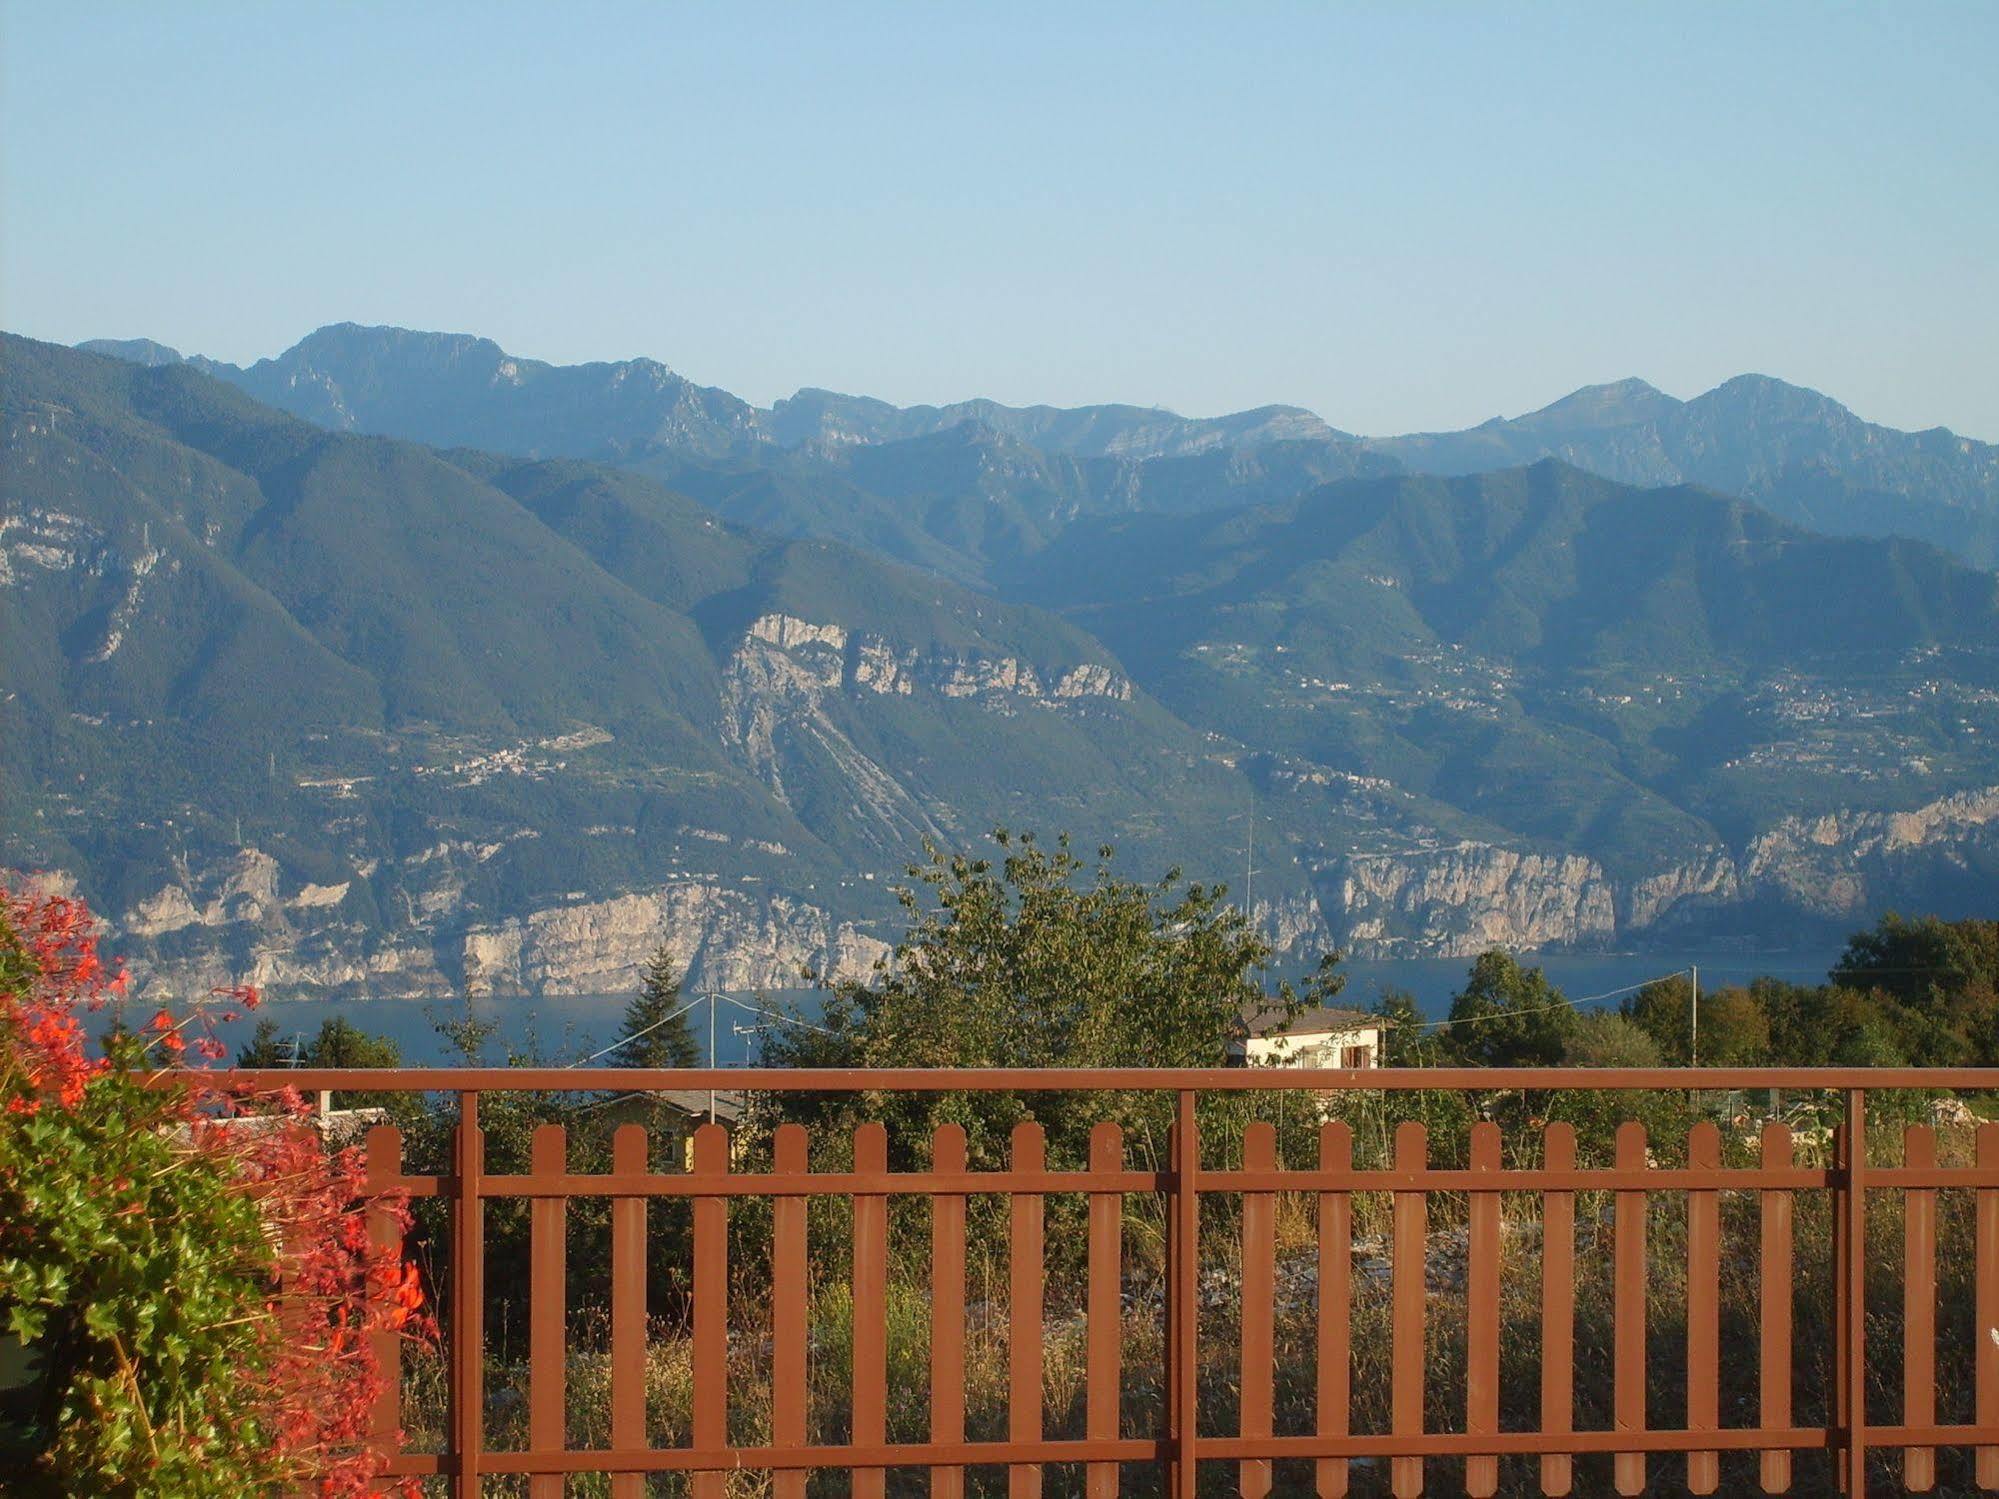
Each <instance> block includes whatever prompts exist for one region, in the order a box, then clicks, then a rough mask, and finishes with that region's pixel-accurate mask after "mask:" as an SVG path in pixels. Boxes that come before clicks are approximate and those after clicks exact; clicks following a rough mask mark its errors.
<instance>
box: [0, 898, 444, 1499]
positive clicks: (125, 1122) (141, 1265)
mask: <svg viewBox="0 0 1999 1499" xmlns="http://www.w3.org/2000/svg"><path fill="white" fill-rule="evenodd" d="M125 982H126V976H125V973H124V970H123V968H122V965H119V964H117V963H115V962H106V961H105V960H104V959H103V958H101V957H100V955H99V952H98V939H97V934H96V929H95V923H94V921H93V920H92V918H91V915H90V912H89V910H88V909H87V908H86V907H85V906H84V905H83V904H82V903H81V902H80V901H75V900H70V899H65V898H62V897H55V896H41V895H33V894H27V893H22V892H18V891H8V890H5V889H0V1471H4V1472H6V1473H7V1474H8V1479H9V1484H10V1485H11V1486H10V1488H9V1492H20V1493H23V1494H50V1495H54V1494H63V1495H82V1494H92V1495H120V1496H122V1495H131V1496H138V1495H188V1496H209V1495H214V1496H224V1495H228V1496H236V1495H243V1494H256V1493H271V1492H277V1491H281V1490H282V1491H288V1492H295V1491H300V1490H308V1489H309V1490H310V1491H312V1492H315V1493H318V1494H322V1495H327V1496H358V1495H364V1494H374V1493H382V1492H385V1489H384V1488H383V1486H382V1485H381V1484H380V1483H379V1482H378V1474H379V1472H380V1469H381V1466H382V1456H381V1453H380V1451H379V1450H378V1449H377V1448H376V1447H374V1446H371V1445H370V1444H369V1442H368V1440H367V1439H368V1438H369V1436H370V1430H369V1423H370V1419H371V1411H372V1408H373V1406H374V1403H375V1399H376V1397H377V1395H378V1394H379V1393H380V1391H381V1388H382V1379H383V1376H382V1372H381V1370H380V1368H379V1367H378V1364H377V1360H376V1357H375V1351H374V1343H375V1338H376V1336H377V1335H380V1334H385V1333H387V1334H393V1335H397V1336H410V1337H428V1336H430V1335H431V1326H430V1323H429V1319H428V1318H427V1317H426V1316H425V1315H424V1311H423V1299H422V1295H421V1293H420V1291H419V1289H418V1284H417V1280H416V1275H415V1269H414V1267H413V1266H408V1265H405V1264H404V1262H403V1260H402V1257H401V1254H400V1252H399V1251H398V1250H397V1249H396V1248H394V1247H393V1246H392V1245H390V1244H388V1243H386V1242H377V1241H376V1240H375V1239H374V1238H371V1236H370V1234H369V1232H368V1224H369V1221H370V1218H371V1216H378V1221H380V1216H379V1215H385V1217H386V1221H388V1222H389V1223H391V1224H393V1225H395V1226H396V1228H397V1229H398V1234H397V1235H395V1236H392V1237H400V1230H401V1229H402V1228H405V1227H407V1225H408V1211H407V1205H406V1204H405V1203H404V1202H403V1201H401V1200H400V1199H398V1198H394V1197H384V1196H382V1195H380V1194H371V1193H370V1192H369V1190H368V1188H367V1183H366V1177H365V1172H364V1169H363V1163H362V1160H361V1157H360V1153H359V1152H358V1151H357V1150H355V1149H352V1148H349V1149H336V1148H332V1147H330V1146H329V1145H328V1144H327V1143H326V1142H325V1141H324V1140H322V1138H321V1137H320V1135H319V1133H318V1132H317V1131H316V1130H314V1129H313V1128H312V1127H311V1126H310V1124H309V1122H308V1119H307V1115H308V1113H309V1111H308V1109H307V1108H306V1106H305V1104H304V1102H303V1101H302V1100H301V1099H300V1098H299V1097H298V1096H297V1095H296V1094H295V1093H290V1092H287V1093H284V1094H279V1095H274V1096H269V1097H260V1098H254V1099H251V1098H243V1097H237V1096H228V1095H225V1094H224V1093H223V1092H222V1091H221V1090H219V1089H218V1088H217V1087H215V1086H213V1085H212V1084H210V1083H208V1082H206V1081H205V1080H204V1078H203V1075H202V1071H201V1069H200V1067H199V1066H198V1065H190V1064H192V1063H199V1062H207V1061H216V1060H220V1058H221V1057H222V1055H223V1054H224V1053H223V1048H222V1046H221V1044H220V1042H219V1041H218V1040H217V1039H216V1038H215V1036H214V1034H213V1029H212V1024H211V1018H210V1017H211V1015H212V1012H207V1011H203V1012H197V1013H196V1014H195V1015H193V1016H190V1017H185V1018H182V1019H179V1020H176V1019H175V1018H174V1016H173V1015H171V1014H170V1013H169V1012H167V1011H165V1010H162V1011H160V1012H159V1013H157V1014H156V1015H155V1016H154V1017H153V1018H152V1020H151V1021H150V1022H149V1023H148V1024H147V1025H146V1026H145V1027H143V1028H142V1029H139V1030H137V1031H126V1030H124V1029H123V1028H122V1027H116V1028H114V1029H113V1031H112V1034H111V1035H110V1036H109V1037H108V1038H107V1039H106V1040H105V1042H104V1045H103V1049H102V1054H101V1055H97V1056H93V1055H91V1052H90V1048H89V1045H88V1044H87V1040H86V1035H85V1027H84V1021H83V1016H84V1015H85V1013H87V1012H88V1011H91V1010H93V1009H101V1008H102V1007H103V1006H105V1005H106V1004H108V1003H110V1002H112V1001H113V1000H114V999H117V998H118V997H119V996H120V995H121V994H122V992H123V990H124V988H125ZM218 997H219V998H226V999H229V1000H234V1001H238V1002H241V1003H242V1004H244V1005H246V1006H248V1005H254V1004H255V1002H256V995H255V994H254V993H253V992H249V991H230V992H229V993H228V994H227V995H226V996H218ZM395 1491H396V1492H410V1493H414V1492H415V1489H414V1485H413V1484H412V1485H408V1486H406V1487H397V1488H396V1489H395Z"/></svg>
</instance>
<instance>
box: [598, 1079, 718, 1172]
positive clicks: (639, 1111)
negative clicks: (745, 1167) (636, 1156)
mask: <svg viewBox="0 0 1999 1499" xmlns="http://www.w3.org/2000/svg"><path fill="white" fill-rule="evenodd" d="M711 1098H712V1099H713V1108H714V1115H713V1117H714V1121H715V1123H717V1124H719V1125H721V1126H722V1128H723V1129H725V1130H727V1131H728V1132H729V1158H730V1159H731V1160H734V1159H735V1156H736V1148H737V1145H738V1143H739V1142H738V1136H737V1128H736V1127H737V1125H738V1124H740V1123H741V1122H742V1118H743V1095H742V1094H741V1093H740V1092H739V1091H737V1090H736V1089H734V1088H719V1089H717V1090H716V1091H715V1092H714V1093H713V1094H712V1095H711V1094H710V1093H709V1092H708V1090H707V1089H706V1088H645V1089H641V1090H638V1091H636V1092H631V1093H626V1094H624V1095H622V1096H621V1097H619V1098H616V1099H613V1100H612V1101H611V1104H610V1109H611V1118H612V1119H614V1120H616V1121H618V1122H620V1123H626V1124H643V1125H645V1126H646V1127H647V1128H648V1129H649V1130H651V1131H652V1136H653V1159H654V1161H655V1162H656V1163H657V1165H656V1169H660V1170H668V1171H674V1170H678V1171H687V1170H691V1169H692V1168H693V1165H694V1132H695V1131H696V1130H697V1129H699V1128H700V1127H701V1126H702V1125H704V1124H706V1123H708V1120H709V1117H710V1115H709V1108H710V1099H711Z"/></svg>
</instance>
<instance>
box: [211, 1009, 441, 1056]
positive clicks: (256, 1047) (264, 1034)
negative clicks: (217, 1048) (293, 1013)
mask: <svg viewBox="0 0 1999 1499" xmlns="http://www.w3.org/2000/svg"><path fill="white" fill-rule="evenodd" d="M236 1065H237V1066H238V1067H285V1066H293V1065H296V1066H299V1067H400V1066H401V1065H402V1052H401V1051H400V1050H399V1049H398V1048H397V1046H396V1043H395V1042H394V1041H392V1040H390V1039H389V1038H388V1037H387V1036H379V1035H376V1034H375V1033H374V1032H373V1031H364V1030H362V1029H361V1027H359V1026H358V1025H356V1024H354V1022H353V1021H351V1020H349V1019H348V1018H347V1017H346V1016H345V1015H329V1016H328V1017H327V1018H326V1019H325V1020H322V1021H321V1022H320V1024H319V1030H318V1031H317V1032H316V1033H314V1035H313V1037H312V1039H311V1040H309V1041H306V1042H304V1043H302V1044H301V1045H300V1046H299V1048H298V1050H297V1052H296V1054H294V1053H293V1051H292V1049H291V1048H290V1047H289V1046H288V1045H286V1044H285V1042H284V1040H283V1038H282V1037H281V1036H280V1035H279V1034H278V1027H277V1023H276V1022H275V1021H273V1020H272V1019H271V1018H270V1017H269V1016H268V1015H267V1016H265V1017H263V1018H262V1019H260V1020H259V1021H258V1022H257V1028H256V1030H255V1031H253V1032H252V1033H251V1036H250V1039H249V1040H248V1041H246V1042H244V1043H243V1045H242V1046H240V1047H238V1048H237V1050H236Z"/></svg>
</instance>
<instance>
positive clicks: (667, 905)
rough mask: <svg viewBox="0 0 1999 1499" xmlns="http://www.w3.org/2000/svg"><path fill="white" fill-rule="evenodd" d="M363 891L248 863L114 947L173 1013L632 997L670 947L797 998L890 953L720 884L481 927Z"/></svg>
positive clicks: (430, 906)
mask: <svg viewBox="0 0 1999 1499" xmlns="http://www.w3.org/2000/svg"><path fill="white" fill-rule="evenodd" d="M432 852H433V853H434V857H432V858H430V859H421V860H419V861H416V862H417V863H418V864H419V866H423V865H430V866H438V867H440V868H442V867H443V866H446V865H448V864H450V863H451V862H452V861H453V860H454V859H458V858H463V857H471V858H475V859H476V858H477V856H478V854H479V852H480V850H476V849H473V850H440V851H432ZM376 873H379V871H377V870H370V871H369V874H370V875H373V874H376ZM364 883H365V882H364V881H348V882H343V883H339V884H333V885H319V884H309V883H308V884H301V885H298V886H297V887H296V888H291V889H287V888H286V882H285V878H284V875H283V871H282V869H281V867H280V865H279V863H278V861H277V860H276V859H274V858H272V857H271V856H270V855H269V854H267V853H265V852H263V851H262V850H260V849H254V848H250V849H244V850H242V851H241V853H239V854H238V855H237V856H236V857H235V858H234V859H232V860H230V861H228V862H227V863H226V864H225V865H223V866H221V867H219V868H217V869H214V870H212V871H210V872H209V873H207V874H206V875H205V876H201V877H196V878H193V879H190V880H187V881H186V882H185V883H171V884H167V885H164V886H162V887H161V888H160V889H159V890H157V891H155V892H153V893H152V894H150V895H147V896H144V897H142V898H141V899H139V900H137V901H135V902H133V904H132V905H131V907H130V908H129V909H128V910H126V911H124V912H123V913H121V914H120V915H119V916H118V917H117V918H116V919H115V920H114V921H113V923H112V927H113V932H112V935H113V937H114V939H116V940H118V941H119V942H120V943H121V944H122V945H123V946H124V947H125V948H126V949H127V951H128V953H129V955H130V956H131V957H132V958H133V959H134V960H135V961H134V971H135V974H136V976H137V978H138V980H139V987H140V991H141V992H158V993H160V994H162V995H171V996H180V997H184V996H187V995H190V994H200V993H203V992H206V991H207V990H208V989H210V988H217V987H223V986H226V985H231V984H237V983H251V984H256V985H258V986H259V987H262V988H266V989H272V990H278V991H282V992H289V993H294V994H330V995H356V996H359V995H370V996H379V997H410V998H431V997H440V996H445V995H451V994H458V993H469V994H549V995H560V994H602V993H615V992H619V991H622V990H626V989H630V988H633V987H634V986H635V985H636V984H637V982H638V975H639V971H640V968H641V966H642V965H643V964H644V962H645V961H646V960H647V959H648V958H649V957H651V956H652V954H653V952H654V951H655V950H656V949H657V947H658V946H659V945H660V943H662V942H665V943H666V944H667V946H668V948H669V949H670V951H671V952H672V953H673V956H674V959H675V961H676V962H677V963H678V964H679V966H680V967H681V968H682V970H683V971H684V972H686V973H687V974H688V975H689V978H690V980H691V981H692V982H693V983H695V984H697V985H715V986H718V987H721V988H727V989H752V988H770V989H789V988H797V987H799V985H800V983H801V980H802V975H803V974H804V973H805V971H806V970H807V969H811V970H812V971H814V972H822V973H834V974H839V975H842V976H850V975H861V974H865V973H866V972H868V971H869V970H870V969H871V968H872V966H873V964H874V963H875V961H876V960H877V959H878V958H881V957H883V956H885V955H886V954H887V952H888V944H887V943H886V942H884V941H882V940H881V939H880V938H879V937H877V936H874V935H871V934H870V933H868V932H867V931H864V930H863V929H862V928H861V926H860V925H859V924H857V923H855V922H852V921H839V920H835V919H834V918H832V917H831V916H829V915H828V914H827V912H826V911H824V910H823V909H821V908H820V907H818V906H815V905H812V904H810V903H809V902H806V901H802V900H799V899H797V898H795V897H792V896H789V895H785V894H782V893H775V892H773V893H760V892H753V891H751V890H749V889H744V888H732V887H731V886H729V885H727V884H725V883H722V882H721V881H719V880H704V879H695V878H690V879H683V880H676V881H672V882H669V883H665V884H661V885H657V886H653V887H649V888H646V889H641V890H630V891H624V892H620V893H616V894H612V895H608V896H605V897H603V898H600V899H585V898H581V897H578V898H574V899H570V900H566V901H564V902H562V903H560V904H555V905H549V906H544V907H541V908H540V909H536V910H531V911H529V912H527V913H526V914H525V915H521V916H516V917H511V918H508V919H505V920H501V921H497V922H484V921H479V920H476V919H473V918H472V917H471V916H470V915H469V913H468V912H467V911H466V908H465V905H464V903H463V900H462V898H461V897H462V891H461V888H460V886H459V884H458V882H457V881H456V880H455V879H454V878H452V877H451V876H450V875H448V874H441V875H440V877H439V878H438V879H437V880H436V881H435V883H433V884H432V885H430V886H429V887H427V888H420V889H418V890H415V891H413V892H412V891H406V892H405V893H407V894H408V895H409V899H408V900H407V901H406V902H403V903H401V904H402V914H403V916H404V918H405V919H404V920H403V921H401V922H390V923H381V922H375V921H368V920H365V919H363V918H362V917H361V916H360V915H359V914H358V913H357V912H356V910H355V909H354V907H355V905H356V904H357V903H359V902H360V901H361V900H362V899H363V898H364V897H365V895H366V892H365V891H364V890H362V889H360V888H358V887H359V886H360V885H361V884H364ZM412 883H413V882H412Z"/></svg>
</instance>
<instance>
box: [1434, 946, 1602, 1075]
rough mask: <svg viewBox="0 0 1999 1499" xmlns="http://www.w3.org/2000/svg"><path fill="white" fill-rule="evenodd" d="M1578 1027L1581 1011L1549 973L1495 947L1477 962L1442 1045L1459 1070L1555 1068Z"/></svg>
mask: <svg viewBox="0 0 1999 1499" xmlns="http://www.w3.org/2000/svg"><path fill="white" fill-rule="evenodd" d="M1577 1028H1578V1021H1577V1018H1576V1012H1575V1010H1574V1009H1573V1008H1571V1007H1570V1005H1569V1002H1568V1000H1567V999H1566V998H1565V997H1564V996H1563V994H1562V992H1561V990H1559V989H1557V988H1556V987H1555V986H1554V985H1553V984H1551V983H1549V982H1548V977H1547V975H1546V974H1544V973H1543V972H1542V971H1541V970H1540V969H1539V968H1522V967H1521V966H1520V964H1519V962H1518V961H1517V960H1516V959H1515V958H1514V957H1513V955H1512V954H1511V953H1507V952H1502V951H1500V950H1499V949H1497V948H1495V949H1493V950H1492V951H1491V952H1487V953H1481V954H1480V955H1479V957H1478V958H1477V960H1476V961H1475V962H1473V964H1472V967H1471V974H1470V976H1469V977H1468V978H1467V979H1466V981H1465V986H1464V988H1463V989H1461V990H1459V991H1458V993H1457V995H1456V996H1455V997H1454V998H1453V999H1452V1000H1451V1012H1450V1016H1449V1024H1448V1025H1445V1026H1442V1027H1439V1030H1440V1032H1441V1034H1440V1037H1439V1042H1438V1044H1439V1046H1440V1047H1441V1049H1442V1057H1443V1059H1445V1060H1447V1061H1448V1062H1450V1063H1452V1064H1455V1065H1458V1066H1463V1067H1552V1066H1556V1065H1558V1064H1559V1063H1560V1062H1561V1061H1562V1060H1563V1059H1564V1058H1565V1056H1566V1055H1567V1052H1568V1045H1569V1041H1570V1039H1571V1038H1572V1037H1573V1036H1574V1035H1575V1033H1576V1030H1577Z"/></svg>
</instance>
